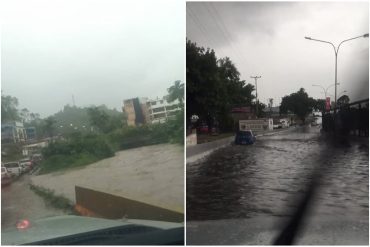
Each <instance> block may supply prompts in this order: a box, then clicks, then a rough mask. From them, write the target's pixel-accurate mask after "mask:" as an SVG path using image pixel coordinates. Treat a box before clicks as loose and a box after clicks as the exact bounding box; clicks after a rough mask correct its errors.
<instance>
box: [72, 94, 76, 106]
mask: <svg viewBox="0 0 370 247" xmlns="http://www.w3.org/2000/svg"><path fill="white" fill-rule="evenodd" d="M72 102H73V107H75V106H76V104H75V97H74V95H73V94H72Z"/></svg>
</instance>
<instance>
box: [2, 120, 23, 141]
mask: <svg viewBox="0 0 370 247" xmlns="http://www.w3.org/2000/svg"><path fill="white" fill-rule="evenodd" d="M26 140H27V133H26V129H25V128H24V126H23V123H22V122H17V121H15V122H12V123H6V124H1V142H2V143H18V142H25V141H26Z"/></svg>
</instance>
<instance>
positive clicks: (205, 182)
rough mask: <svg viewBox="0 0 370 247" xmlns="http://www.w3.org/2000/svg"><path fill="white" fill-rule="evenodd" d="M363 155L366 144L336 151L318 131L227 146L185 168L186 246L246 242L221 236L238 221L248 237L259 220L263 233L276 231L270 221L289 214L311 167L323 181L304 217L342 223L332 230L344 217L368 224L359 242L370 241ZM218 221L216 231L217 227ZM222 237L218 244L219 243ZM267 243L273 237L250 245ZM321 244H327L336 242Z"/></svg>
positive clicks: (294, 132)
mask: <svg viewBox="0 0 370 247" xmlns="http://www.w3.org/2000/svg"><path fill="white" fill-rule="evenodd" d="M368 157H369V148H368V142H367V140H366V141H363V142H362V143H361V142H359V141H352V142H350V143H347V144H346V145H343V144H340V145H337V144H333V143H331V142H327V141H326V140H323V138H321V136H320V133H319V129H318V128H316V127H312V128H308V127H306V128H296V129H292V130H291V131H288V132H283V133H279V134H276V135H273V136H264V137H259V138H258V139H257V142H256V143H255V144H254V145H252V146H235V145H231V146H228V147H226V148H223V149H221V150H218V151H216V152H215V153H213V154H212V155H211V156H209V157H208V158H207V159H206V160H203V161H200V162H197V163H192V164H188V165H187V221H188V222H189V223H188V229H187V239H188V244H204V243H209V244H217V243H218V242H217V241H216V239H219V240H221V239H222V240H225V239H229V240H230V241H228V242H227V241H226V242H225V241H224V242H223V244H237V243H239V244H242V243H250V242H249V241H248V239H245V234H244V235H243V238H241V236H237V235H238V234H237V233H235V232H233V236H232V238H231V237H230V236H225V233H226V232H228V231H231V229H230V226H231V225H233V224H234V223H235V221H236V220H237V221H238V222H239V221H240V222H239V223H238V228H240V224H247V226H245V227H244V228H245V229H249V232H251V231H252V232H253V227H252V228H251V224H252V225H253V224H254V225H256V224H257V225H258V223H259V222H268V223H266V224H265V226H266V227H268V228H269V229H270V228H271V229H270V230H272V231H275V232H276V231H278V230H279V229H276V227H275V222H278V221H281V220H286V219H288V218H289V217H290V216H291V215H292V213H294V210H295V208H296V207H297V204H298V202H299V199H300V198H301V197H302V196H303V195H305V192H306V191H307V185H308V183H309V181H310V180H311V179H312V174H313V171H314V170H315V168H317V169H319V171H320V172H319V173H321V174H320V175H322V178H321V180H320V187H319V188H318V191H317V193H316V194H315V197H314V199H315V200H314V201H313V207H312V208H311V211H310V217H309V218H311V219H327V220H326V221H328V220H329V219H336V218H338V217H339V218H343V221H342V222H341V223H338V224H335V225H339V224H342V223H344V222H345V221H346V220H345V219H344V218H348V219H351V220H353V221H354V222H360V221H361V224H362V223H364V224H366V225H367V230H366V229H364V233H363V235H364V236H363V239H364V240H366V239H367V242H368V200H369V199H368V193H369V192H368V159H369V158H368ZM259 219H260V220H259ZM230 220H231V222H230ZM329 221H330V220H329ZM225 222H228V223H227V224H226V223H225ZM233 222H234V223H233ZM218 223H220V224H219V226H220V228H217V227H216V226H217V224H218ZM225 224H226V225H225ZM211 225H212V226H214V227H215V228H212V227H210V226H211ZM262 225H263V224H262ZM272 225H274V226H272ZM317 225H320V224H316V226H317ZM206 226H207V227H206ZM281 226H282V225H281V224H280V227H281ZM274 227H275V228H274ZM351 227H352V226H351ZM242 228H243V227H242ZM242 228H240V229H242ZM262 228H263V227H262ZM202 229H203V230H204V231H205V232H202ZM212 229H214V231H213V230H212ZM221 229H230V230H227V231H226V230H221ZM240 229H239V230H240ZM256 229H257V228H256ZM256 229H255V230H256ZM265 230H267V229H265ZM220 231H222V232H220ZM256 231H257V230H256ZM258 231H259V232H263V231H264V229H259V230H258ZM220 234H222V236H223V237H222V238H221V239H220V238H218V237H217V236H219V235H220ZM235 234H236V235H235ZM341 234H342V233H341ZM356 234H357V233H356ZM201 235H203V236H201ZM205 235H207V236H208V238H207V237H204V236H205ZM226 235H227V234H226ZM270 235H271V234H270ZM342 235H343V234H342ZM356 236H357V235H356ZM207 239H213V240H212V242H207ZM242 239H243V240H242ZM269 241H271V236H269V237H266V238H264V239H263V241H262V242H253V241H252V242H251V243H252V244H269ZM335 241H336V240H335ZM335 241H334V242H335ZM306 243H307V244H310V242H309V241H308V242H306ZM320 243H322V242H320ZM325 243H326V244H332V243H333V240H327V242H323V244H325Z"/></svg>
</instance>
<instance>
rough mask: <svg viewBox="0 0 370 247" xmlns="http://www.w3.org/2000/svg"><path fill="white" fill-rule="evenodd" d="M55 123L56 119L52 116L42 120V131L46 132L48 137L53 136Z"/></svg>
mask: <svg viewBox="0 0 370 247" xmlns="http://www.w3.org/2000/svg"><path fill="white" fill-rule="evenodd" d="M55 123H56V120H55V118H54V117H52V116H50V117H48V118H46V119H45V120H44V122H43V129H44V131H43V132H44V133H46V134H47V135H48V137H53V136H54V132H55Z"/></svg>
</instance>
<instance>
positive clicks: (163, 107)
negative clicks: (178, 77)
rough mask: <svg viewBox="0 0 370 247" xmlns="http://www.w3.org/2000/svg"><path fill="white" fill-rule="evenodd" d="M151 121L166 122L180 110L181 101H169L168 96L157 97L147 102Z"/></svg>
mask: <svg viewBox="0 0 370 247" xmlns="http://www.w3.org/2000/svg"><path fill="white" fill-rule="evenodd" d="M146 106H147V112H148V115H149V120H150V123H164V122H166V121H167V120H168V119H171V118H173V117H174V116H175V115H176V112H178V111H179V110H180V105H179V101H178V100H175V101H173V102H167V98H166V97H163V98H162V99H160V98H157V99H155V100H148V101H147V102H146Z"/></svg>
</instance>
